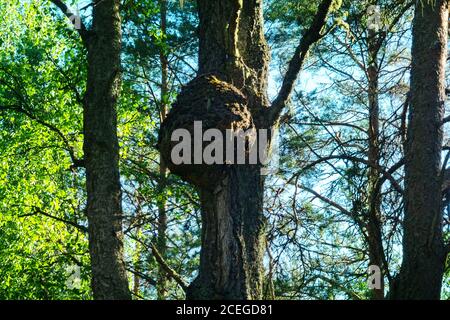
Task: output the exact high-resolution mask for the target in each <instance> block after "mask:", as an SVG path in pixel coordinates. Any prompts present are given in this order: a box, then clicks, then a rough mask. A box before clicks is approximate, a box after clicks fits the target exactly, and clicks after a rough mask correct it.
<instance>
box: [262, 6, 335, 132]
mask: <svg viewBox="0 0 450 320" xmlns="http://www.w3.org/2000/svg"><path fill="white" fill-rule="evenodd" d="M332 4H333V0H323V1H322V2H321V4H320V5H319V8H318V9H317V13H316V16H315V17H314V20H313V22H312V24H311V26H310V27H309V28H308V30H306V32H305V33H304V35H303V37H302V39H301V40H300V44H299V45H298V47H297V49H296V50H295V54H294V57H293V58H292V59H291V61H290V62H289V66H288V70H287V72H286V75H285V77H284V80H283V84H282V86H281V89H280V91H279V93H278V96H277V97H276V99H275V100H274V101H273V103H272V106H271V108H270V111H269V124H270V125H273V124H275V123H276V122H277V121H278V120H279V117H280V114H281V112H282V110H283V108H284V107H285V105H286V103H287V102H288V101H289V99H290V96H291V94H292V90H293V88H294V85H295V82H296V81H297V78H298V75H299V73H300V71H301V69H302V67H303V64H304V62H305V59H306V57H307V56H308V53H309V50H310V49H311V47H312V45H314V44H315V43H316V42H318V41H319V40H320V39H322V37H323V36H324V34H322V29H323V27H324V26H325V24H326V21H327V17H328V14H329V12H330V10H331V6H332Z"/></svg>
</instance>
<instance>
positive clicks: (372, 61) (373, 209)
mask: <svg viewBox="0 0 450 320" xmlns="http://www.w3.org/2000/svg"><path fill="white" fill-rule="evenodd" d="M379 48H380V44H379V40H378V37H377V33H376V32H375V30H370V31H369V38H368V55H369V57H368V65H369V66H368V69H367V75H368V82H369V90H368V101H369V130H368V136H369V140H368V141H369V150H368V161H369V162H370V163H371V164H373V165H374V166H370V167H369V173H368V182H369V183H368V217H367V218H368V219H367V221H366V225H367V237H368V250H369V265H370V266H373V265H375V266H378V267H379V268H380V270H381V272H382V274H383V273H384V269H385V265H384V250H383V242H382V233H381V221H380V219H381V193H380V191H381V190H379V188H378V187H377V185H378V181H379V179H380V173H379V171H378V169H376V168H375V167H378V166H379V162H380V146H379V144H380V142H379V135H380V128H379V127H380V125H379V112H380V110H379V100H378V78H379V68H378V51H379ZM380 287H381V288H379V289H377V288H375V289H373V290H372V294H371V298H372V299H376V300H381V299H384V277H383V275H382V276H381V278H380Z"/></svg>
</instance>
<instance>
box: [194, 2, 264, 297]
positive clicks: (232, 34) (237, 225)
mask: <svg viewBox="0 0 450 320" xmlns="http://www.w3.org/2000/svg"><path fill="white" fill-rule="evenodd" d="M197 2H198V10H199V18H200V26H199V31H200V34H199V37H200V48H199V75H202V74H215V75H217V76H218V77H220V78H221V79H222V80H224V81H227V82H229V83H231V84H233V85H234V86H235V87H237V88H239V89H240V90H242V92H243V93H244V94H245V96H246V98H247V101H248V105H247V108H248V109H249V110H250V112H251V113H252V116H253V121H254V124H255V125H256V127H257V128H258V127H261V126H262V125H263V124H262V121H261V120H260V119H259V118H258V117H257V112H258V111H261V110H263V109H264V108H267V107H268V105H269V104H268V99H267V96H266V94H267V93H266V91H267V70H268V61H269V58H268V47H267V45H266V42H265V39H264V33H263V19H262V1H259V0H248V1H244V2H242V1H240V0H214V1H211V0H198V1H197ZM260 169H261V167H260V166H259V165H231V166H228V168H227V171H226V174H225V178H224V179H223V181H220V182H219V185H218V186H217V187H216V188H215V190H210V189H206V188H200V190H199V192H200V198H201V205H202V224H203V225H202V251H201V257H200V270H199V275H198V277H197V279H195V281H194V282H193V283H192V284H191V286H190V287H189V290H188V293H187V298H188V299H260V298H262V278H263V266H262V259H263V254H264V248H265V239H264V230H265V228H264V226H265V224H264V216H263V192H264V186H263V184H264V179H263V177H262V176H261V170H260Z"/></svg>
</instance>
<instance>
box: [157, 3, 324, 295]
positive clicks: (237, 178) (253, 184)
mask: <svg viewBox="0 0 450 320" xmlns="http://www.w3.org/2000/svg"><path fill="white" fill-rule="evenodd" d="M332 4H333V1H332V0H324V1H323V2H322V3H321V4H320V6H319V8H318V13H317V16H316V17H315V19H314V22H313V23H312V25H311V27H310V28H309V29H307V30H306V32H305V34H304V35H303V37H302V40H301V42H300V44H299V46H298V48H297V50H296V52H295V56H294V58H293V59H292V60H291V62H290V64H289V66H288V70H287V72H286V76H285V80H284V82H283V85H282V88H281V90H280V93H279V95H278V97H277V99H276V100H275V101H274V103H273V104H272V105H270V103H269V101H268V98H267V83H268V63H269V50H268V47H267V44H266V41H265V38H264V30H263V22H264V21H263V16H262V0H245V1H242V0H197V5H198V6H197V7H198V13H199V20H200V25H199V29H198V30H199V40H200V43H199V45H200V47H199V72H198V78H200V79H203V80H194V82H193V83H198V82H199V81H210V82H209V83H210V84H209V85H211V83H219V84H220V86H219V87H218V89H217V90H218V91H217V92H222V94H224V95H225V96H223V97H222V98H227V97H228V98H229V97H230V95H231V97H232V98H233V99H237V100H236V101H241V102H242V99H241V98H240V97H243V99H244V100H245V106H243V108H245V110H243V109H241V111H242V112H243V113H242V114H241V115H242V116H243V117H244V118H245V119H247V118H246V114H247V112H249V113H250V114H251V126H252V127H254V128H255V129H270V128H271V127H273V126H276V125H278V121H279V116H280V113H281V112H282V109H283V107H284V106H285V104H286V102H287V101H288V100H289V97H290V94H291V92H292V89H293V86H294V83H295V81H296V79H297V77H298V74H299V72H300V70H301V68H302V66H303V63H304V60H305V59H306V57H307V55H308V52H309V49H310V47H311V46H312V45H313V44H314V43H315V42H317V41H318V40H320V38H321V37H322V34H321V31H322V28H323V27H324V25H325V24H326V17H327V15H328V13H329V11H330V10H331V6H332ZM207 75H212V76H213V77H209V78H208V77H207V78H202V77H205V76H207ZM217 79H218V80H217ZM195 81H197V82H195ZM202 83H204V82H202ZM191 87H192V88H198V86H197V87H196V86H195V85H193V86H191ZM187 88H189V87H187ZM205 91H206V88H205ZM236 91H239V92H238V93H237V92H236ZM189 95H190V93H189V92H184V93H183V92H182V93H181V94H180V97H181V96H183V98H180V97H179V99H178V102H179V104H181V102H184V101H186V100H187V98H188V97H189ZM191 96H194V97H195V99H198V97H197V96H198V93H196V94H195V95H191ZM220 99H221V97H218V98H217V99H216V101H218V100H220ZM213 100H214V99H213ZM196 101H197V100H196ZM233 101H234V100H233ZM209 102H210V100H209ZM208 108H209V107H208V104H207V106H206V110H208ZM210 109H214V108H210ZM177 110H178V111H177ZM181 110H182V107H181V106H174V108H172V110H171V112H170V113H169V116H168V118H167V119H168V121H166V122H173V123H175V122H176V121H175V120H174V119H175V118H176V117H175V113H177V112H181ZM221 110H222V109H221ZM211 117H215V115H213V116H211ZM223 117H225V115H223ZM244 122H245V121H244ZM169 127H170V125H169V124H167V128H169ZM164 130H168V129H164ZM164 130H163V131H162V137H166V136H168V135H167V134H165V133H164ZM169 135H170V133H169ZM162 140H164V138H162ZM160 141H161V140H160ZM167 159H168V163H169V162H170V157H169V156H167ZM169 167H170V168H171V170H172V169H175V170H172V171H176V168H174V167H173V166H172V167H171V166H170V165H169ZM187 171H189V170H187ZM185 175H189V173H186V172H185ZM185 178H186V179H187V180H188V181H192V180H193V179H192V178H190V177H189V176H185ZM197 188H198V190H199V194H200V199H201V206H202V250H201V254H200V255H201V257H200V270H199V274H198V277H197V278H196V279H195V280H194V281H193V283H192V284H191V285H190V286H189V288H188V290H187V298H188V299H260V298H262V291H263V288H262V278H263V266H262V260H263V254H264V248H265V236H264V234H265V219H264V215H263V193H264V176H262V175H261V165H237V164H234V165H226V166H224V168H223V172H221V178H220V179H219V181H207V183H206V185H205V183H201V184H198V185H197Z"/></svg>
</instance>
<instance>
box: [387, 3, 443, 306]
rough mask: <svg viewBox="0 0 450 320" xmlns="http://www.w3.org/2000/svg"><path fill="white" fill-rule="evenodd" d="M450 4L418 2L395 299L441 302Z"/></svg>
mask: <svg viewBox="0 0 450 320" xmlns="http://www.w3.org/2000/svg"><path fill="white" fill-rule="evenodd" d="M447 5H448V3H447V1H446V0H436V1H417V2H416V8H415V17H414V21H413V45H412V69H411V109H410V114H409V126H408V137H407V143H406V165H405V174H406V176H405V192H406V194H405V217H404V222H403V233H404V234H403V262H402V266H401V269H400V273H399V275H398V277H397V279H396V281H395V283H394V285H393V287H392V290H391V291H392V292H391V298H392V299H439V298H440V293H441V286H442V277H443V272H444V260H445V250H444V245H443V239H442V210H441V200H442V196H441V181H440V171H441V151H442V139H443V137H442V136H443V131H442V130H443V129H442V119H443V115H444V101H445V63H446V59H447V36H448V33H447V32H448V31H447V28H448V7H447Z"/></svg>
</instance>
